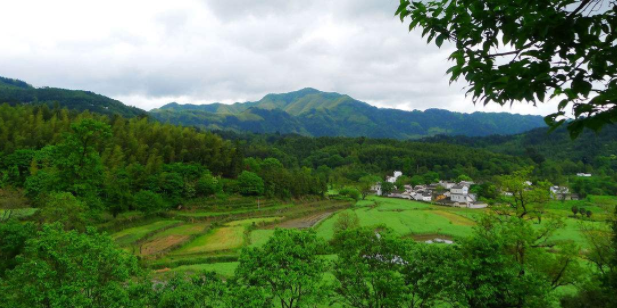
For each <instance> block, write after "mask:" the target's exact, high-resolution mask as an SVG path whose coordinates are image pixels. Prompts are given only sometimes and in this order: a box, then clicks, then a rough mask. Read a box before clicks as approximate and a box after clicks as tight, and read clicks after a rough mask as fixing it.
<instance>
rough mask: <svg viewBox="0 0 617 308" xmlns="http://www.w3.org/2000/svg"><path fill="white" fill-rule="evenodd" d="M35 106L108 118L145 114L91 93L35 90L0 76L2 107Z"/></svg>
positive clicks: (64, 90) (50, 89) (24, 83)
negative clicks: (63, 109)
mask: <svg viewBox="0 0 617 308" xmlns="http://www.w3.org/2000/svg"><path fill="white" fill-rule="evenodd" d="M2 103H9V104H10V105H19V104H35V105H39V104H40V105H43V104H45V105H48V106H50V107H54V106H56V105H57V106H58V107H66V108H68V109H73V110H77V111H86V110H88V111H91V112H96V113H100V114H105V115H114V114H117V115H122V116H125V117H135V116H143V115H146V112H145V111H144V110H141V109H139V108H136V107H131V106H127V105H124V104H123V103H122V102H120V101H117V100H114V99H111V98H109V97H106V96H103V95H100V94H96V93H93V92H90V91H80V90H66V89H58V88H48V87H43V88H35V87H33V86H31V85H29V84H28V83H26V82H24V81H21V80H17V79H10V78H5V77H0V104H2Z"/></svg>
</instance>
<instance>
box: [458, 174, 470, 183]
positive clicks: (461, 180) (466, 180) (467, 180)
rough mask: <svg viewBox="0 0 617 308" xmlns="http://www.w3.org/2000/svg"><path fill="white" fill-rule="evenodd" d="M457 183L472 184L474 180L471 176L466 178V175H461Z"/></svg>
mask: <svg viewBox="0 0 617 308" xmlns="http://www.w3.org/2000/svg"><path fill="white" fill-rule="evenodd" d="M456 181H457V182H463V181H465V182H471V181H473V180H472V179H471V178H470V177H469V176H466V175H464V174H461V175H459V176H458V177H456Z"/></svg>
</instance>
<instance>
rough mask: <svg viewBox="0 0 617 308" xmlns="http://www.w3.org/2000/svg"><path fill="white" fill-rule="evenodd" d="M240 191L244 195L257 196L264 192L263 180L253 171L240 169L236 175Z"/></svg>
mask: <svg viewBox="0 0 617 308" xmlns="http://www.w3.org/2000/svg"><path fill="white" fill-rule="evenodd" d="M238 183H239V185H240V193H241V194H242V195H244V196H259V195H263V193H264V181H263V180H262V179H261V178H260V177H259V176H258V175H257V174H255V173H253V172H249V171H242V174H240V176H238Z"/></svg>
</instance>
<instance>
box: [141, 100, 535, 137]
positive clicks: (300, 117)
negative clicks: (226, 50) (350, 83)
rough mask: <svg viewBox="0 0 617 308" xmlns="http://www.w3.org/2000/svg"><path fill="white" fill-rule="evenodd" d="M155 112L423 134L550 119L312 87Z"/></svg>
mask: <svg viewBox="0 0 617 308" xmlns="http://www.w3.org/2000/svg"><path fill="white" fill-rule="evenodd" d="M151 114H152V116H153V117H155V118H157V119H159V120H161V121H163V122H170V123H173V124H183V125H194V126H198V127H201V128H205V129H211V130H232V131H237V132H255V133H275V132H280V133H299V134H303V135H306V136H346V137H360V136H365V137H372V138H395V139H418V138H422V137H426V136H434V135H438V134H447V135H466V136H487V135H493V134H499V135H508V134H517V133H521V132H524V131H528V130H530V129H533V128H537V127H541V126H544V125H545V124H544V121H543V119H542V118H541V117H540V116H523V115H516V114H509V113H481V112H476V113H473V114H464V113H457V112H450V111H447V110H441V109H429V110H426V111H417V110H414V111H411V112H410V111H403V110H398V109H385V108H377V107H374V106H371V105H369V104H367V103H364V102H361V101H358V100H355V99H353V98H351V97H349V96H348V95H342V94H338V93H327V92H321V91H318V90H315V89H311V88H306V89H302V90H299V91H295V92H290V93H283V94H268V95H266V96H265V97H264V98H262V99H261V100H259V101H257V102H246V103H235V104H233V105H225V104H220V103H215V104H209V105H180V104H177V103H171V104H168V105H166V106H163V107H161V108H159V109H155V110H152V111H151Z"/></svg>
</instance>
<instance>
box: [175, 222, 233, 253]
mask: <svg viewBox="0 0 617 308" xmlns="http://www.w3.org/2000/svg"><path fill="white" fill-rule="evenodd" d="M243 244H244V227H243V226H233V227H222V228H219V229H216V230H214V232H211V233H208V234H205V235H202V236H199V237H197V238H196V239H194V240H193V241H191V242H190V243H188V244H187V245H185V246H183V247H182V248H180V249H178V250H176V251H174V252H172V253H173V254H174V255H182V254H200V253H211V252H215V251H219V250H232V249H238V248H241V247H242V245H243Z"/></svg>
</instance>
